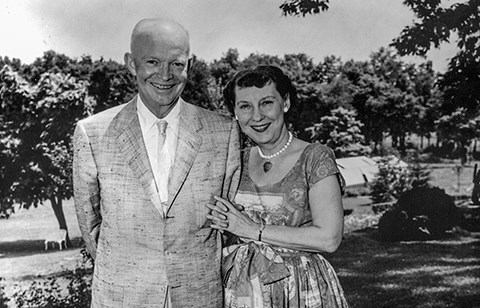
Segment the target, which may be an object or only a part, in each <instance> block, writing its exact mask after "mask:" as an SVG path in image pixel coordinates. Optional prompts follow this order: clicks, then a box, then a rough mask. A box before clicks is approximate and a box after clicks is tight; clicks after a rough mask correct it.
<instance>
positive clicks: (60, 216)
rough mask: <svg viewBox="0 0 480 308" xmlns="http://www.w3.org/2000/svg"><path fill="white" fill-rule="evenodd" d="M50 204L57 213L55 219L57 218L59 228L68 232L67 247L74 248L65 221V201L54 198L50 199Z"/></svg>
mask: <svg viewBox="0 0 480 308" xmlns="http://www.w3.org/2000/svg"><path fill="white" fill-rule="evenodd" d="M50 202H51V203H52V209H53V212H54V213H55V217H57V221H58V227H59V228H60V229H63V230H66V231H67V238H66V240H65V243H66V244H67V247H72V242H71V241H70V236H69V235H68V228H67V221H66V219H65V214H64V213H63V200H62V199H61V198H57V197H55V196H52V197H51V198H50Z"/></svg>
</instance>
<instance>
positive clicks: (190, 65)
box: [187, 57, 195, 73]
mask: <svg viewBox="0 0 480 308" xmlns="http://www.w3.org/2000/svg"><path fill="white" fill-rule="evenodd" d="M194 62H195V59H194V58H193V57H190V58H188V60H187V73H189V72H190V70H191V69H192V67H193V63H194Z"/></svg>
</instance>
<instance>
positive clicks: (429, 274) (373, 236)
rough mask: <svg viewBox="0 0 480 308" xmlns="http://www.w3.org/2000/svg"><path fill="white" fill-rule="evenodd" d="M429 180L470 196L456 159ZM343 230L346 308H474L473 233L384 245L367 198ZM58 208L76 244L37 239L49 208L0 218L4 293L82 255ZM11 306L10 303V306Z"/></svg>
mask: <svg viewBox="0 0 480 308" xmlns="http://www.w3.org/2000/svg"><path fill="white" fill-rule="evenodd" d="M428 167H429V169H431V170H432V172H431V177H432V181H431V184H432V185H436V186H438V187H441V188H443V189H445V191H446V192H447V193H448V194H451V195H463V196H465V195H469V194H470V193H471V192H470V191H469V189H470V188H471V186H472V173H473V165H467V166H465V167H463V168H462V169H461V170H460V171H461V172H460V173H459V175H460V176H459V178H457V169H456V164H455V163H450V164H443V165H439V164H435V165H429V166H428ZM344 207H345V209H352V210H353V212H352V214H350V215H348V216H346V217H345V222H346V224H345V230H346V231H347V233H346V234H345V237H344V240H343V242H342V245H341V246H340V248H339V249H338V250H337V251H336V252H335V253H333V254H326V255H325V257H326V258H327V259H328V260H329V261H331V263H332V264H333V266H334V267H335V268H336V270H337V273H338V275H339V278H340V281H341V282H342V285H343V288H344V290H345V293H346V295H347V299H348V301H349V303H350V305H351V307H352V308H356V307H365V308H367V307H368V308H370V307H440V308H442V307H480V258H479V257H480V234H479V233H470V234H455V233H452V234H451V235H450V236H449V237H448V238H446V239H444V240H439V241H428V242H401V243H384V242H382V241H380V240H378V238H377V236H378V234H377V232H376V229H375V224H376V222H377V221H378V218H379V216H375V215H373V212H372V210H371V206H370V200H369V199H368V198H365V197H360V198H346V199H344ZM64 211H65V215H66V218H67V223H68V226H69V232H70V236H71V238H72V239H73V243H74V246H75V247H72V248H69V249H67V250H64V251H59V250H58V248H57V249H56V250H49V251H47V252H46V251H44V246H43V238H44V237H45V235H47V234H48V232H51V231H53V230H55V229H56V228H58V224H57V222H56V219H55V216H54V214H53V211H52V209H51V207H50V206H49V205H45V206H39V207H38V208H32V209H30V210H20V211H17V213H15V214H14V215H12V216H11V217H10V219H8V220H4V219H1V220H0V277H4V278H5V285H6V293H7V295H11V294H12V292H13V291H14V289H15V285H19V286H21V287H26V286H28V285H29V284H30V283H31V281H32V280H35V279H40V278H45V277H49V276H57V275H59V274H60V273H62V272H63V271H65V269H73V268H75V267H76V266H77V264H78V262H79V261H80V260H81V254H80V248H79V246H80V231H79V228H78V224H77V220H76V217H75V210H74V207H73V202H72V201H71V200H70V201H66V202H65V204H64ZM12 307H13V306H12Z"/></svg>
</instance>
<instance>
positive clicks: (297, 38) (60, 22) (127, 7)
mask: <svg viewBox="0 0 480 308" xmlns="http://www.w3.org/2000/svg"><path fill="white" fill-rule="evenodd" d="M447 1H450V0H447ZM281 3H282V1H278V0H136V1H133V0H130V1H128V0H0V37H1V43H0V56H8V57H10V58H19V59H20V60H21V61H22V62H23V63H31V62H32V61H33V60H35V59H36V58H38V57H41V56H42V55H43V52H44V51H47V50H54V51H56V52H59V53H63V54H65V55H67V56H69V57H72V58H78V57H81V56H82V55H90V56H91V57H92V58H93V60H97V59H99V58H100V57H103V58H104V59H106V60H108V59H112V60H115V61H117V62H123V55H124V53H125V52H127V51H128V50H129V40H130V34H131V31H132V29H133V27H134V26H135V24H136V23H137V22H138V21H139V20H141V19H143V18H147V17H168V18H173V19H175V20H177V21H178V22H180V23H181V24H182V25H183V26H184V27H185V28H186V29H187V30H188V31H189V33H190V42H191V52H192V53H193V54H195V55H196V56H197V57H198V58H200V59H203V60H205V61H207V62H211V61H213V60H215V59H220V58H221V57H222V55H224V54H225V53H226V52H227V50H228V49H229V48H236V49H237V50H238V52H239V54H240V58H241V59H242V58H244V57H246V56H248V55H249V54H251V53H258V54H268V55H277V56H280V57H282V56H283V55H285V54H291V53H294V54H296V53H305V54H306V55H308V56H310V57H312V58H313V60H314V61H315V63H318V62H320V61H322V60H323V59H324V57H326V56H330V55H335V56H337V57H340V58H341V59H342V60H343V61H348V60H350V59H353V60H357V61H364V60H368V58H369V56H370V55H371V53H372V52H375V51H378V49H379V48H381V47H386V46H388V44H390V43H391V42H392V40H393V39H394V38H395V37H397V36H399V34H400V32H401V31H402V29H403V28H404V27H405V26H408V25H411V24H412V23H413V21H414V15H413V13H412V12H411V11H410V10H409V8H408V7H406V6H404V5H402V0H331V1H330V9H329V10H328V11H326V12H323V13H321V14H319V15H314V16H307V17H291V16H290V17H285V16H282V12H281V10H280V9H279V5H280V4H281ZM454 54H455V45H454V44H450V45H442V46H441V48H440V49H439V50H432V51H430V52H429V53H428V54H427V60H431V61H432V63H433V68H434V69H435V70H436V71H439V72H444V71H445V70H446V68H447V63H448V59H449V58H451V57H452V56H453V55H454ZM403 59H404V60H405V61H406V62H415V63H420V62H424V61H426V60H425V59H422V58H419V57H405V58H403Z"/></svg>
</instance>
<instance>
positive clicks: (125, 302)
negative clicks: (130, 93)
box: [73, 19, 240, 308]
mask: <svg viewBox="0 0 480 308" xmlns="http://www.w3.org/2000/svg"><path fill="white" fill-rule="evenodd" d="M189 48H190V47H189V37H188V33H187V31H186V30H185V29H184V28H183V27H182V26H181V25H179V24H178V23H176V22H174V21H171V20H163V19H146V20H142V21H140V22H139V23H138V24H137V25H136V26H135V28H134V30H133V33H132V37H131V52H130V53H126V54H125V63H126V66H127V68H128V69H129V71H130V72H131V73H132V74H133V75H134V76H135V77H136V82H137V86H138V92H139V93H138V95H137V96H136V97H134V98H133V99H132V100H131V101H130V102H128V103H127V104H124V105H121V106H117V107H114V108H111V109H109V110H106V111H104V112H101V113H98V114H96V115H94V116H92V117H89V118H87V119H84V120H81V121H79V122H78V124H77V126H76V129H75V134H74V169H73V176H74V193H75V194H74V196H75V206H76V210H77V216H78V221H79V224H80V229H81V231H82V234H83V238H84V240H85V242H86V246H87V249H88V251H89V252H90V254H91V255H92V256H93V257H94V258H95V271H94V275H93V283H92V307H115V308H117V307H209V308H210V307H222V285H221V278H220V260H221V237H220V235H219V234H217V233H216V232H214V231H212V229H211V228H210V224H209V222H208V221H207V220H206V217H205V216H206V215H207V211H208V208H207V207H206V206H205V205H206V204H207V203H209V202H210V201H211V198H212V196H213V195H222V196H224V197H226V198H232V197H233V194H234V193H235V190H236V188H237V186H238V180H239V172H240V170H239V168H240V158H239V151H238V148H239V135H238V128H237V126H236V124H235V122H234V120H232V119H230V118H227V117H224V116H221V115H219V114H217V113H214V112H211V111H207V110H205V109H202V108H199V107H196V106H193V105H190V104H188V103H186V102H185V101H183V100H182V98H181V97H180V94H181V93H182V90H183V88H184V86H185V84H186V81H187V72H188V68H189V66H190V65H191V63H190V61H191V59H190V57H189ZM161 120H166V122H167V124H166V126H165V124H159V123H160V122H162V123H163V121H161ZM157 126H158V128H157Z"/></svg>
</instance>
